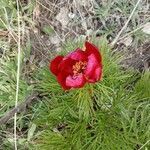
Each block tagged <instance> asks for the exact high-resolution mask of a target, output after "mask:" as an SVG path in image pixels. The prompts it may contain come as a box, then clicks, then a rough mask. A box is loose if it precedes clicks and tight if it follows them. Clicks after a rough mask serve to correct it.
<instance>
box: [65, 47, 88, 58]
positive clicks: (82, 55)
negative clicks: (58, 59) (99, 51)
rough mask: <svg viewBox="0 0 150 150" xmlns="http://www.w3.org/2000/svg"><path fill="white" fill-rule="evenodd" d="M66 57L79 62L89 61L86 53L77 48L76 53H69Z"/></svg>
mask: <svg viewBox="0 0 150 150" xmlns="http://www.w3.org/2000/svg"><path fill="white" fill-rule="evenodd" d="M66 57H68V58H71V59H73V60H77V61H84V60H86V59H87V56H86V54H85V52H84V51H83V50H81V49H80V48H77V49H76V50H75V51H73V52H71V53H69V54H68V55H67V56H66Z"/></svg>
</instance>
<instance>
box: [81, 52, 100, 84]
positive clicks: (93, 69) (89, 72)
mask: <svg viewBox="0 0 150 150" xmlns="http://www.w3.org/2000/svg"><path fill="white" fill-rule="evenodd" d="M84 74H85V76H86V79H87V81H88V82H96V81H98V80H99V79H100V77H101V74H102V65H101V64H100V63H99V62H98V61H97V58H96V57H95V55H94V54H91V55H89V56H88V62H87V67H86V69H85V71H84Z"/></svg>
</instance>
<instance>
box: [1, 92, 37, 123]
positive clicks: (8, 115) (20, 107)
mask: <svg viewBox="0 0 150 150" xmlns="http://www.w3.org/2000/svg"><path fill="white" fill-rule="evenodd" d="M37 96H38V94H37V93H33V94H31V95H30V96H28V97H27V98H26V100H25V101H24V102H22V103H21V104H19V105H18V106H17V107H14V108H12V109H11V110H10V111H9V112H7V113H6V114H5V115H4V116H3V117H1V118H0V124H1V125H2V124H5V123H7V121H8V120H9V119H11V118H12V117H13V116H14V114H15V113H20V112H21V111H23V110H24V109H25V108H26V107H27V106H28V105H29V104H30V103H31V102H32V101H33V100H34V99H36V98H37Z"/></svg>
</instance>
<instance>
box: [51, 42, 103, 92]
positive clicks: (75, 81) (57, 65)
mask: <svg viewBox="0 0 150 150" xmlns="http://www.w3.org/2000/svg"><path fill="white" fill-rule="evenodd" d="M50 70H51V72H52V73H53V74H54V75H55V76H56V77H57V81H58V82H59V84H60V85H61V86H62V87H63V88H64V89H65V90H69V89H71V88H81V87H83V86H84V85H85V83H86V82H88V83H94V82H97V81H99V80H100V79H101V77H102V57H101V54H100V52H99V50H98V48H97V47H96V46H95V45H93V44H91V43H89V42H85V48H84V49H80V48H77V49H76V50H75V51H73V52H71V53H69V54H68V55H67V56H57V57H56V58H55V59H53V60H52V61H51V63H50Z"/></svg>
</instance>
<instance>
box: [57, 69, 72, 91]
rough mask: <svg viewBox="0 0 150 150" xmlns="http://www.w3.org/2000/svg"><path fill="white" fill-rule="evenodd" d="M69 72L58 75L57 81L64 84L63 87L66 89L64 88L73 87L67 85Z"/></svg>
mask: <svg viewBox="0 0 150 150" xmlns="http://www.w3.org/2000/svg"><path fill="white" fill-rule="evenodd" d="M67 75H68V74H67V73H66V72H60V73H59V74H58V76H57V81H58V83H59V84H60V85H61V86H62V88H63V89H64V90H69V89H71V87H70V86H67V85H66V77H67Z"/></svg>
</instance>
